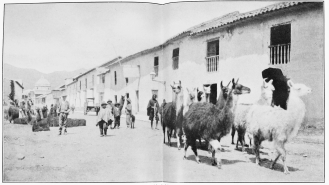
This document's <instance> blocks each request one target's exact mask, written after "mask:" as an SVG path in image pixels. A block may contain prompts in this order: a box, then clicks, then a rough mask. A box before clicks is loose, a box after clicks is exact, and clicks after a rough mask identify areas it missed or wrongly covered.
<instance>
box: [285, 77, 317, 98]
mask: <svg viewBox="0 0 329 185" xmlns="http://www.w3.org/2000/svg"><path fill="white" fill-rule="evenodd" d="M287 84H288V86H289V87H290V96H291V95H295V96H298V97H301V96H305V95H307V94H310V93H312V89H311V88H309V87H307V86H306V85H304V84H295V83H293V82H292V81H291V80H288V82H287Z"/></svg>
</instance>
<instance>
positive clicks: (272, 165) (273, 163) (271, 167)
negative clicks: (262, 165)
mask: <svg viewBox="0 0 329 185" xmlns="http://www.w3.org/2000/svg"><path fill="white" fill-rule="evenodd" d="M280 156H281V154H280V153H279V152H278V156H277V157H276V158H275V159H274V161H273V162H272V164H271V166H270V169H274V165H275V163H276V161H277V160H278V159H279V157H280Z"/></svg>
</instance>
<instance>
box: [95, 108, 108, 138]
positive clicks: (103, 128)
mask: <svg viewBox="0 0 329 185" xmlns="http://www.w3.org/2000/svg"><path fill="white" fill-rule="evenodd" d="M101 106H102V108H101V109H100V111H99V113H98V116H97V124H96V126H99V131H100V136H101V137H103V136H104V135H107V128H108V127H107V124H108V123H107V121H108V110H107V108H106V106H107V104H106V103H105V102H102V104H101Z"/></svg>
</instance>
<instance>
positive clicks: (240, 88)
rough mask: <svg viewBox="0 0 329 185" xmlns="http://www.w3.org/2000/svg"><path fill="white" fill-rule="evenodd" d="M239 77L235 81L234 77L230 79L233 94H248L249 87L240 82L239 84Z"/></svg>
mask: <svg viewBox="0 0 329 185" xmlns="http://www.w3.org/2000/svg"><path fill="white" fill-rule="evenodd" d="M238 82H239V79H238V80H237V81H236V82H235V81H234V78H233V79H232V84H233V86H232V88H233V89H234V91H233V94H235V95H240V94H249V93H250V91H251V90H250V88H249V87H246V86H244V85H242V84H239V83H238Z"/></svg>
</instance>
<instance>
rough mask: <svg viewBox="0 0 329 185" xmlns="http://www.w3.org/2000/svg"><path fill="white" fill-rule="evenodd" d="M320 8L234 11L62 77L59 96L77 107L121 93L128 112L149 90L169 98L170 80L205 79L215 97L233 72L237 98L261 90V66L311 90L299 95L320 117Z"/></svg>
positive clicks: (302, 5) (199, 82)
mask: <svg viewBox="0 0 329 185" xmlns="http://www.w3.org/2000/svg"><path fill="white" fill-rule="evenodd" d="M323 65H324V12H323V3H322V2H282V3H277V4H273V5H270V6H267V7H264V8H261V9H257V10H254V11H251V12H246V13H239V12H233V13H230V14H227V15H224V16H221V17H218V18H215V19H213V20H210V21H207V22H204V23H202V24H200V25H197V26H195V27H192V28H190V29H188V30H186V31H184V32H182V33H179V34H178V35H176V36H175V37H173V38H171V39H169V40H167V41H166V42H165V43H163V44H161V45H159V46H156V47H153V48H150V49H147V50H144V51H141V52H138V53H135V54H133V55H130V56H127V57H120V56H118V57H117V58H114V59H112V60H110V61H109V62H106V63H104V64H102V65H100V66H96V67H95V68H92V69H90V70H88V71H86V72H85V73H83V74H80V75H78V76H75V77H72V78H71V79H66V82H65V85H63V89H62V90H61V91H60V92H61V94H60V95H58V96H63V97H66V99H67V100H68V101H69V102H70V103H71V104H74V105H75V106H76V107H77V108H82V107H83V106H84V102H86V101H93V103H95V104H96V103H100V102H102V101H107V100H109V99H111V100H112V101H114V102H117V101H119V99H120V97H121V96H125V95H126V96H128V97H129V98H130V99H131V100H132V105H133V112H134V113H140V114H146V106H147V104H148V100H149V99H150V98H151V96H152V94H157V95H158V97H159V99H158V100H159V102H160V103H161V102H162V100H163V99H165V100H166V101H167V102H169V101H171V100H172V91H171V88H170V84H172V83H173V81H178V80H180V81H181V82H182V86H183V88H185V87H202V86H210V89H211V97H210V101H212V102H215V101H216V98H217V96H218V93H219V87H220V86H219V84H220V82H221V81H223V83H228V82H229V81H230V80H231V79H232V78H239V82H240V83H242V84H243V85H245V86H248V87H250V88H251V91H252V92H251V94H250V95H243V96H241V98H240V100H241V101H242V102H252V101H254V100H256V99H257V98H258V97H259V91H260V84H261V80H262V77H261V71H262V70H263V69H265V68H268V67H275V68H280V69H282V71H283V73H284V74H285V75H286V76H287V77H288V78H290V79H292V80H293V81H294V82H296V83H304V84H306V85H308V86H310V87H311V88H312V89H313V94H312V95H311V96H307V97H304V101H305V104H306V107H307V115H306V117H307V118H310V119H312V118H323V117H324V93H323V92H324V83H323V82H324V67H323Z"/></svg>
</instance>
